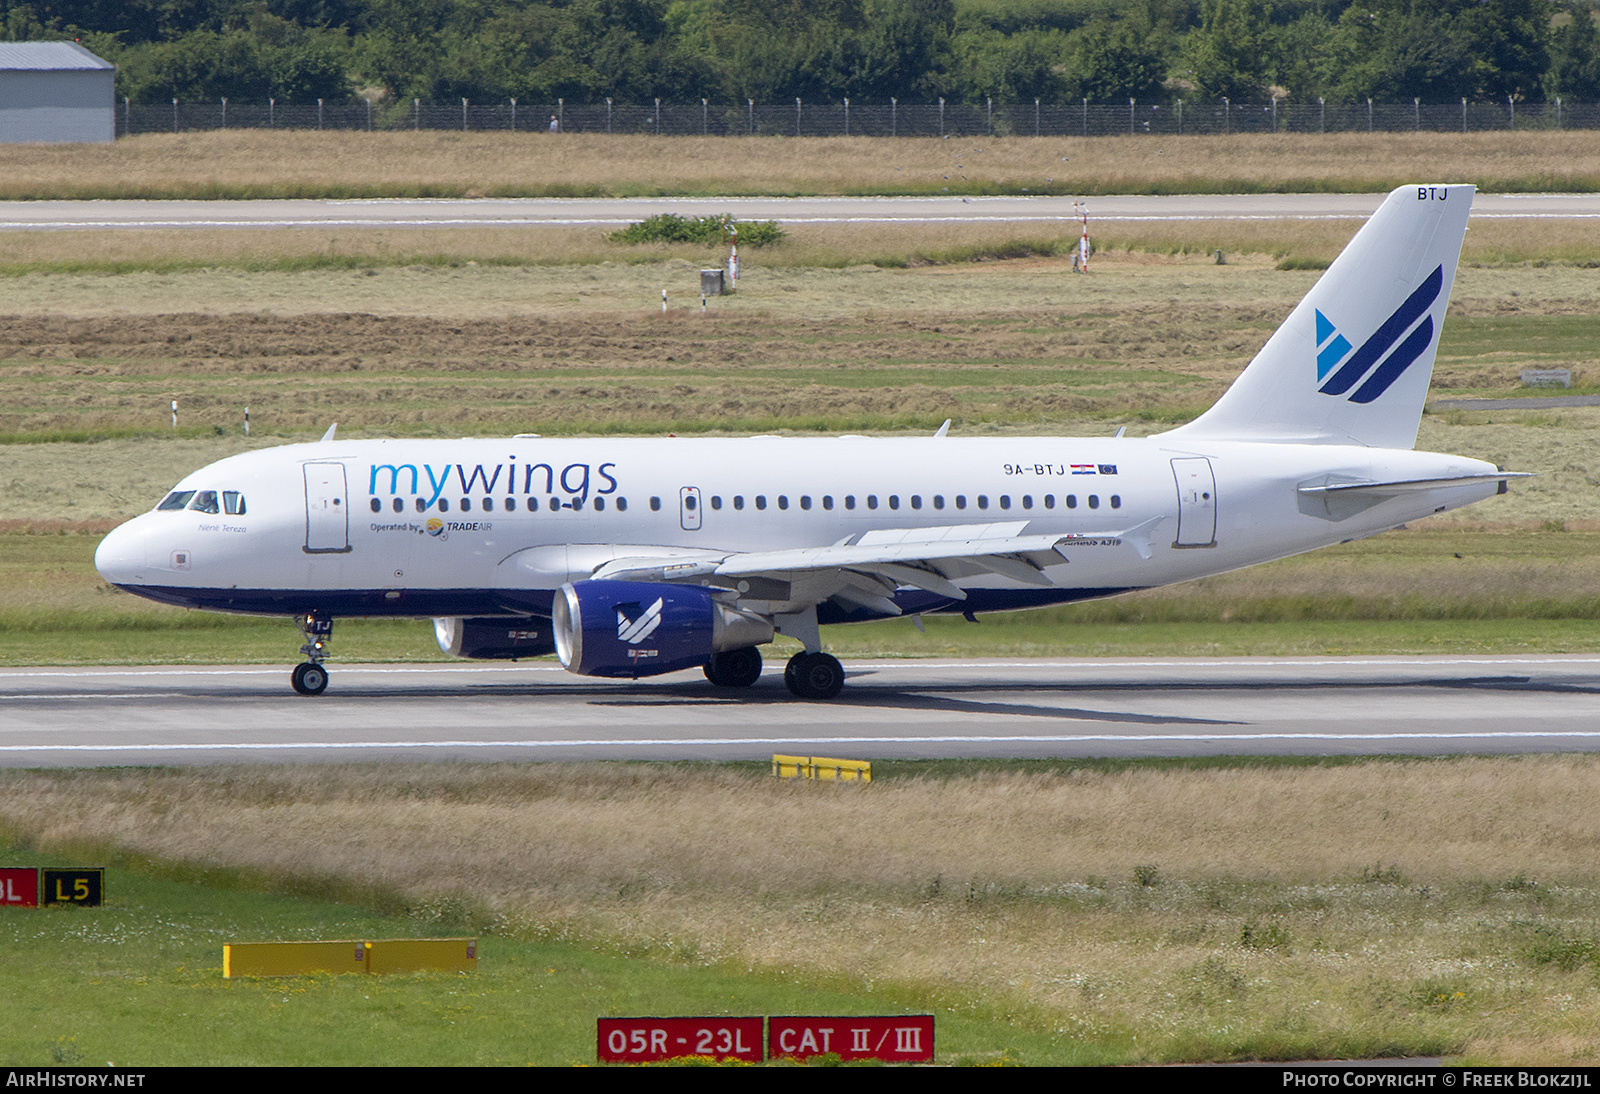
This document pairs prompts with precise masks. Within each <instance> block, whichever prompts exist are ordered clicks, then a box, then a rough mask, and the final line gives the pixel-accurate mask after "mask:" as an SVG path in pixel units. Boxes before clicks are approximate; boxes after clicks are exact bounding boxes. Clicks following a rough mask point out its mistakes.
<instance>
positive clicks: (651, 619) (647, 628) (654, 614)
mask: <svg viewBox="0 0 1600 1094" xmlns="http://www.w3.org/2000/svg"><path fill="white" fill-rule="evenodd" d="M661 599H662V598H661V597H659V596H658V597H656V602H655V603H654V604H652V605H650V606H649V607H648V608H646V609H645V610H644V611H643V612H641V613H640V614H639V616H638V618H637V619H629V618H628V615H627V613H626V612H624V611H623V610H622V609H623V608H633V609H634V610H635V611H637V610H638V608H639V605H637V604H623V605H619V606H618V607H617V638H618V639H619V640H620V641H623V642H626V643H628V645H630V646H637V645H638V644H639V643H640V642H643V641H644V640H645V639H646V638H649V637H650V636H651V635H652V634H654V633H655V630H656V628H657V627H659V626H661Z"/></svg>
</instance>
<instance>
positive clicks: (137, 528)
mask: <svg viewBox="0 0 1600 1094" xmlns="http://www.w3.org/2000/svg"><path fill="white" fill-rule="evenodd" d="M142 523H143V522H142V521H140V520H138V519H137V518H135V519H134V520H130V521H128V523H126V524H124V525H122V526H120V527H118V528H113V529H112V530H111V534H110V535H108V536H106V538H105V539H103V540H101V541H100V546H99V547H97V548H95V552H94V568H95V569H96V570H99V571H100V576H101V577H103V578H105V579H106V581H107V582H109V583H110V584H112V585H139V584H143V582H144V574H145V529H144V528H143V527H141V525H142Z"/></svg>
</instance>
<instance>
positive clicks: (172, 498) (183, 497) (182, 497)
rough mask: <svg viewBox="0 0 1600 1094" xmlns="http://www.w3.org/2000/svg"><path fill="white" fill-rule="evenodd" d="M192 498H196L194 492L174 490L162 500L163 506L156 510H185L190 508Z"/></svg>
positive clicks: (157, 507)
mask: <svg viewBox="0 0 1600 1094" xmlns="http://www.w3.org/2000/svg"><path fill="white" fill-rule="evenodd" d="M192 497H194V491H193V490H174V491H173V492H172V493H170V494H168V495H167V496H166V497H165V498H163V499H162V501H161V504H160V505H158V506H156V509H157V510H162V509H183V508H185V507H187V506H188V504H189V499H190V498H192Z"/></svg>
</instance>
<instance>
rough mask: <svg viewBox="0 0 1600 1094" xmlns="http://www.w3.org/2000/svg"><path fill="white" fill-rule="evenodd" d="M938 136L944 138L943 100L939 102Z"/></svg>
mask: <svg viewBox="0 0 1600 1094" xmlns="http://www.w3.org/2000/svg"><path fill="white" fill-rule="evenodd" d="M939 136H940V137H943V136H944V99H942V98H941V99H940V100H939Z"/></svg>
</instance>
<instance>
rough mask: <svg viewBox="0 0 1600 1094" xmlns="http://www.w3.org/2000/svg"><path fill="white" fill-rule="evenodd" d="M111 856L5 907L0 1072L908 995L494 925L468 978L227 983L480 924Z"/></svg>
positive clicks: (369, 1057)
mask: <svg viewBox="0 0 1600 1094" xmlns="http://www.w3.org/2000/svg"><path fill="white" fill-rule="evenodd" d="M95 851H96V852H99V851H100V849H99V848H96V849H95ZM0 857H3V859H4V861H5V862H6V864H8V865H45V866H56V865H61V861H60V858H61V856H60V854H46V853H43V852H41V851H34V852H26V851H18V850H16V849H14V848H3V847H0ZM101 861H102V860H100V859H96V864H97V865H98V864H99V863H100V862H101ZM113 861H114V862H115V863H116V865H113V867H112V868H111V869H110V870H109V871H108V873H107V892H108V897H107V901H106V903H105V905H104V906H102V907H100V908H96V909H78V908H57V909H43V910H38V911H27V912H18V911H14V910H9V909H8V910H7V912H6V915H5V916H4V918H3V919H0V953H3V954H4V961H3V966H0V985H3V990H4V991H5V992H6V996H7V1000H8V1002H7V1007H6V1021H5V1022H4V1023H0V1066H7V1067H33V1066H40V1065H44V1066H49V1065H68V1066H82V1067H94V1066H101V1065H105V1064H111V1063H114V1064H116V1065H117V1066H119V1067H134V1068H138V1067H171V1066H189V1067H195V1066H202V1067H203V1066H212V1067H215V1066H233V1067H241V1066H307V1065H314V1066H327V1067H353V1066H404V1065H414V1066H435V1067H437V1066H525V1065H541V1066H565V1065H582V1064H585V1063H592V1062H593V1061H594V1058H595V1022H594V1020H595V1018H596V1017H598V1016H600V1015H634V1014H642V1013H658V1012H661V1011H671V1012H673V1013H682V1014H697V1015H717V1014H758V1013H765V1012H767V1011H775V1012H776V1011H781V1012H783V1013H806V1014H811V1013H820V1014H872V1013H882V1012H885V1011H887V1012H891V1013H893V1012H897V1011H901V1010H916V1009H918V1008H919V1005H920V1002H921V1001H920V1000H919V999H917V998H916V997H915V996H914V995H913V994H912V993H909V992H904V993H897V992H894V991H885V990H882V989H879V990H877V991H873V992H867V991H864V990H861V989H860V988H854V989H852V988H851V987H849V986H845V985H843V984H840V985H837V986H828V985H819V984H812V983H796V982H795V981H794V979H793V978H791V977H786V976H781V975H771V974H755V973H752V972H751V971H749V970H747V969H744V968H734V967H731V966H729V965H727V964H723V965H710V966H708V965H705V964H699V965H696V964H688V963H683V962H674V961H668V960H651V959H648V958H645V959H641V958H635V957H628V956H626V955H624V954H623V953H620V952H618V951H617V950H616V949H615V948H611V947H605V946H597V945H595V944H593V943H589V944H585V943H582V942H573V941H563V940H559V939H554V938H549V939H537V938H530V937H525V936H522V937H519V936H517V935H514V934H511V933H503V932H493V931H491V932H490V933H488V934H487V935H486V936H485V937H483V938H481V939H480V941H479V946H478V971H477V972H476V973H474V974H472V975H470V976H465V975H457V976H448V975H442V974H440V975H430V974H423V973H418V974H411V975H393V976H382V977H378V976H344V977H335V976H306V977H292V978H287V979H261V980H233V981H227V980H224V979H222V946H223V944H224V943H225V942H236V941H239V942H242V941H263V940H270V939H284V940H302V939H324V940H325V939H336V938H337V939H382V938H415V937H419V936H422V937H437V936H439V935H441V934H442V935H447V936H457V937H459V936H461V935H462V934H463V933H466V932H470V931H476V930H478V929H480V926H481V925H479V924H475V923H472V922H470V921H468V917H464V916H462V915H460V914H459V913H458V912H457V911H455V910H454V909H455V906H454V905H451V904H450V903H448V902H445V903H440V902H417V903H414V904H413V905H412V906H410V907H394V906H391V907H388V908H387V909H386V910H387V912H388V914H384V912H383V911H378V910H374V908H373V906H372V905H373V904H374V903H375V902H372V901H368V902H367V906H365V907H360V906H355V905H352V904H349V903H345V904H339V903H334V902H333V900H335V899H338V897H340V896H347V895H348V894H344V893H338V894H334V893H329V892H327V891H326V889H325V887H322V888H323V890H324V891H322V892H320V893H318V892H315V891H311V892H302V893H301V895H298V896H291V895H287V894H284V893H282V892H273V891H270V888H269V887H267V886H265V885H264V884H263V882H262V879H261V878H260V877H259V876H255V875H251V874H249V873H248V872H245V871H229V870H226V869H209V870H208V869H206V868H203V867H193V866H190V867H183V866H179V865H175V864H171V863H152V862H149V861H147V860H145V861H138V862H128V860H127V857H126V856H121V855H115V854H114V855H113ZM123 863H127V865H123ZM280 888H300V889H302V890H305V889H309V890H317V889H318V888H319V886H318V885H317V884H315V883H313V884H312V885H310V886H299V887H296V886H280ZM46 984H47V985H49V990H43V991H41V990H38V989H39V988H40V986H41V985H46ZM936 1018H937V1022H938V1028H937V1035H938V1045H939V1058H940V1061H941V1062H944V1063H966V1062H970V1063H990V1062H994V1061H998V1060H1011V1061H1015V1062H1019V1063H1020V1062H1027V1063H1037V1064H1052V1063H1057V1064H1059V1063H1078V1062H1096V1061H1097V1058H1098V1057H1099V1056H1101V1055H1103V1054H1104V1053H1105V1051H1106V1049H1105V1048H1099V1047H1098V1046H1082V1045H1079V1044H1076V1043H1074V1042H1072V1041H1070V1040H1069V1039H1067V1038H1064V1037H1062V1036H1060V1035H1059V1034H1056V1033H1054V1032H1053V1031H1051V1030H1050V1029H1048V1028H1046V1027H1045V1026H1044V1025H1043V1024H1042V1023H1038V1022H1033V1023H1022V1024H1016V1023H1013V1022H1012V1021H1011V1020H1010V1018H1011V1016H1010V1015H1006V1014H996V1013H994V1012H993V1011H992V1010H991V1009H989V1008H980V1009H978V1010H976V1011H974V1010H971V1009H967V1010H964V1011H960V1012H957V1011H955V1010H952V1009H949V1008H945V1009H943V1010H941V1011H940V1012H939V1013H938V1014H937V1015H936ZM1097 1048H1098V1052H1097V1051H1096V1049H1097ZM1112 1051H1115V1049H1112Z"/></svg>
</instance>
